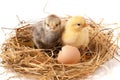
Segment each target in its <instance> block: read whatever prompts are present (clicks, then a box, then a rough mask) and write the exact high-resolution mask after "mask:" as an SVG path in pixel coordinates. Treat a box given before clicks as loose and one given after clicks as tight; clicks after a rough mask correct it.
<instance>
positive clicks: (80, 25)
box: [62, 16, 89, 50]
mask: <svg viewBox="0 0 120 80" xmlns="http://www.w3.org/2000/svg"><path fill="white" fill-rule="evenodd" d="M62 41H63V44H64V45H71V46H74V47H77V48H81V49H82V50H84V49H85V47H87V45H88V43H89V31H88V29H87V25H86V21H85V18H83V17H81V16H74V17H72V18H70V20H69V21H68V22H67V24H66V26H65V29H64V32H63V34H62Z"/></svg>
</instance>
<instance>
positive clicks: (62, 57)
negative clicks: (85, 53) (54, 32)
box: [57, 45, 80, 64]
mask: <svg viewBox="0 0 120 80" xmlns="http://www.w3.org/2000/svg"><path fill="white" fill-rule="evenodd" d="M57 60H58V63H63V64H76V63H78V62H79V61H80V52H79V50H78V48H76V47H73V46H69V45H66V46H63V47H62V50H61V51H59V54H58V58H57Z"/></svg>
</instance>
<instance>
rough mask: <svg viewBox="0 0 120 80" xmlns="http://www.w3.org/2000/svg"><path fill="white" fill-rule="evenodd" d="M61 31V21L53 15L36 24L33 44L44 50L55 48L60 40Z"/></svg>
mask: <svg viewBox="0 0 120 80" xmlns="http://www.w3.org/2000/svg"><path fill="white" fill-rule="evenodd" d="M61 30H62V29H61V19H60V18H59V17H58V16H56V15H53V14H52V15H49V16H48V17H47V18H46V19H45V20H43V21H40V22H38V23H36V24H34V27H33V42H34V44H35V46H36V47H37V48H44V49H49V48H52V47H54V46H55V45H56V44H57V43H58V41H59V40H60V37H61Z"/></svg>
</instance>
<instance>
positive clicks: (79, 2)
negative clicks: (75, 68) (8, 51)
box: [0, 0, 120, 80]
mask: <svg viewBox="0 0 120 80" xmlns="http://www.w3.org/2000/svg"><path fill="white" fill-rule="evenodd" d="M46 2H47V0H0V27H1V28H2V27H5V28H15V27H16V26H17V25H18V23H19V21H18V19H17V17H16V15H18V16H19V18H20V20H25V21H27V22H34V21H37V20H39V19H41V18H44V17H45V16H47V15H48V13H49V14H50V13H54V14H56V15H59V16H66V15H82V16H84V17H90V18H92V19H93V20H95V21H96V22H99V21H100V20H101V19H103V18H104V21H103V23H106V24H111V23H118V24H120V9H119V8H120V3H119V0H48V4H47V6H46V9H45V11H46V12H48V13H45V12H44V11H43V8H44V7H45V4H46ZM117 33H119V32H117ZM0 38H1V39H0V44H1V43H2V42H4V40H5V35H4V32H3V31H2V30H0ZM118 58H119V57H118ZM119 60H120V58H119ZM0 70H1V72H2V71H3V69H2V68H0ZM119 74H120V62H118V61H116V60H115V59H112V60H110V61H108V62H106V63H105V64H104V65H103V66H101V68H99V69H98V70H97V71H96V72H95V73H94V74H93V75H91V76H92V78H90V79H87V80H119V79H120V76H119ZM7 76H8V77H9V76H10V73H9V74H8V73H5V74H2V75H0V80H6V79H7ZM11 80H19V79H17V78H14V79H11ZM23 80H26V79H23Z"/></svg>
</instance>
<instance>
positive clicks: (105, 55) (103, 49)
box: [1, 18, 117, 80]
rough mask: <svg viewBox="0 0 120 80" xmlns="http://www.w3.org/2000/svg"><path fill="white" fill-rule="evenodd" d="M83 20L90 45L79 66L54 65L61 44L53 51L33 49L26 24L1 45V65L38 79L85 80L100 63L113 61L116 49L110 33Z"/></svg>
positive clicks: (98, 25) (28, 26)
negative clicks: (87, 30)
mask: <svg viewBox="0 0 120 80" xmlns="http://www.w3.org/2000/svg"><path fill="white" fill-rule="evenodd" d="M63 19H66V18H63ZM87 21H88V24H89V25H90V28H89V33H90V43H89V45H88V47H87V49H86V50H85V51H86V54H85V55H84V56H82V57H81V62H80V63H78V64H58V63H57V60H56V58H55V57H53V56H54V55H53V54H56V55H57V53H58V51H59V50H60V49H61V47H62V46H61V45H58V46H56V47H55V48H53V49H35V48H34V44H33V41H32V35H31V34H32V30H31V29H32V26H31V24H27V25H25V26H22V27H20V28H17V29H16V30H15V35H12V36H10V38H9V39H7V40H6V41H5V42H4V44H3V45H2V54H1V58H2V64H3V65H4V67H5V68H7V69H11V70H14V71H16V72H19V73H20V74H22V75H24V76H27V77H33V78H36V79H39V80H75V79H77V78H80V79H85V78H86V77H87V76H89V75H91V74H92V73H93V72H94V71H95V70H96V69H97V68H98V67H99V66H100V65H101V64H103V63H104V62H106V61H108V60H109V59H111V58H113V56H114V53H115V51H116V49H117V45H115V44H114V41H113V40H112V38H113V33H112V30H109V29H105V28H104V27H103V26H101V25H100V24H96V23H95V22H94V21H93V20H91V19H87ZM13 33H14V32H13ZM13 33H11V34H13ZM49 54H50V55H49Z"/></svg>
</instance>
